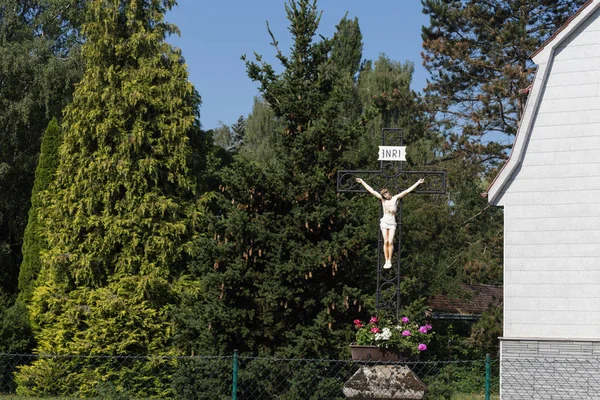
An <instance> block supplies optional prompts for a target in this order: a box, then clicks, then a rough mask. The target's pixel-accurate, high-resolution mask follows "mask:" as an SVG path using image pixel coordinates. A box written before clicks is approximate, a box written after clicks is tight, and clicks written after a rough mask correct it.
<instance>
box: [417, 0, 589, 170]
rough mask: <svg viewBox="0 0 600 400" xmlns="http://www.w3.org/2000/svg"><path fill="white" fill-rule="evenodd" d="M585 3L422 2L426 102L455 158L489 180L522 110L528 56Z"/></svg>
mask: <svg viewBox="0 0 600 400" xmlns="http://www.w3.org/2000/svg"><path fill="white" fill-rule="evenodd" d="M584 2H585V0H575V1H573V0H557V1H547V0H527V1H523V0H501V1H479V0H468V1H464V0H422V4H423V7H424V12H425V13H426V14H427V15H429V20H430V25H429V26H426V27H423V34H422V36H423V46H424V49H425V51H424V53H423V63H424V65H425V67H426V68H427V69H428V70H429V72H430V73H431V77H430V79H429V82H428V85H427V88H426V90H425V92H426V95H427V101H428V105H429V108H430V110H431V112H432V113H433V114H434V115H435V119H436V124H437V125H438V126H439V127H440V129H441V130H442V131H443V133H445V134H447V135H448V139H449V141H448V144H449V147H450V149H451V151H453V152H455V153H456V155H457V157H458V158H460V159H465V160H466V161H468V162H470V163H472V164H473V165H475V164H479V165H480V166H479V171H480V172H485V171H489V172H490V173H489V178H492V177H493V176H495V172H494V170H493V167H494V166H496V165H498V163H499V162H500V161H502V160H503V159H505V158H506V150H507V149H509V148H510V146H511V143H512V136H513V135H514V134H515V133H516V130H517V123H518V121H519V119H520V117H521V115H522V113H523V110H524V107H525V101H526V99H527V91H526V90H525V89H527V87H528V86H529V85H530V84H531V80H532V78H533V73H534V68H533V65H532V63H531V61H529V57H530V56H531V54H532V53H533V52H534V51H535V50H537V49H538V48H539V47H540V45H541V44H542V43H543V42H544V41H545V40H546V39H547V38H548V37H549V36H550V35H551V34H552V33H553V32H554V31H555V30H556V29H557V28H558V27H559V26H561V25H562V24H563V23H564V22H565V20H566V19H567V18H568V17H569V16H570V15H572V14H573V13H574V12H575V11H576V10H577V9H578V7H579V6H581V5H582V4H583V3H584ZM490 167H491V170H490Z"/></svg>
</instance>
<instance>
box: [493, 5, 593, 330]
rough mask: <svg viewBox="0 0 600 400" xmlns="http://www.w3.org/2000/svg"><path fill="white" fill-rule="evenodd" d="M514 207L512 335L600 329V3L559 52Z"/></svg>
mask: <svg viewBox="0 0 600 400" xmlns="http://www.w3.org/2000/svg"><path fill="white" fill-rule="evenodd" d="M548 68H550V74H549V76H548V80H547V82H546V85H545V87H543V92H542V93H541V95H542V99H541V103H540V105H539V109H538V112H537V114H536V115H534V116H533V118H535V120H534V125H533V128H532V131H531V135H530V138H529V142H528V143H527V147H526V149H525V155H524V158H523V161H522V164H521V166H520V168H519V170H518V171H517V172H516V173H515V174H513V177H512V181H510V182H509V183H508V185H506V186H505V188H506V189H505V191H504V193H503V194H502V195H501V200H500V201H499V203H500V204H503V205H504V212H505V217H504V218H505V224H504V229H505V254H504V257H505V259H504V266H505V276H504V287H505V296H504V308H505V309H504V337H508V338H511V337H512V338H570V339H585V338H600V11H597V12H596V13H595V14H594V15H593V16H591V17H590V19H589V20H588V21H587V22H586V23H585V24H584V25H583V26H582V27H580V28H579V29H578V31H576V32H575V33H574V34H573V35H572V36H571V37H570V39H569V40H567V41H566V42H565V43H563V44H562V45H561V46H560V48H559V49H558V50H557V51H556V52H555V53H554V57H553V58H551V59H550V63H549V65H548Z"/></svg>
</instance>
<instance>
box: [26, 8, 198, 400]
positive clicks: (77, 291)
mask: <svg viewBox="0 0 600 400" xmlns="http://www.w3.org/2000/svg"><path fill="white" fill-rule="evenodd" d="M174 4H175V0H133V1H122V0H93V1H91V2H90V3H89V6H88V9H87V20H86V23H85V24H84V26H83V33H84V34H85V36H86V42H85V44H84V46H83V49H82V55H83V59H84V61H85V64H86V65H85V66H86V70H85V74H84V76H83V79H82V81H81V83H80V84H79V85H78V86H77V88H76V90H75V93H74V96H73V102H72V103H71V104H70V105H69V106H68V107H67V108H66V111H65V114H64V121H63V142H62V145H61V147H60V164H59V166H58V169H57V171H56V180H55V182H54V183H53V184H52V185H51V187H50V188H49V189H48V190H47V191H45V192H44V193H43V194H42V201H43V204H44V212H43V213H42V221H43V226H42V233H43V234H44V237H45V239H46V241H47V244H48V250H47V251H46V252H44V253H43V254H42V269H41V272H40V277H39V279H38V283H37V285H36V288H35V290H34V293H33V298H32V300H31V306H30V312H31V320H32V325H33V327H34V330H35V337H36V340H37V347H36V351H37V352H43V353H52V354H92V355H116V354H119V355H122V354H127V355H135V354H142V355H147V354H153V355H161V354H163V355H164V354H172V347H171V344H170V343H171V335H172V327H171V322H170V318H169V316H168V310H169V308H170V307H171V306H172V305H174V304H176V303H177V302H178V296H179V294H180V293H181V292H183V291H185V290H188V289H189V288H190V287H192V286H193V285H192V284H191V283H186V282H187V281H186V279H185V278H184V277H182V273H183V271H184V267H185V264H186V259H187V256H188V254H189V250H190V246H189V243H190V241H191V240H192V239H193V238H194V236H195V235H196V233H197V223H198V216H199V214H200V210H201V208H200V207H199V206H198V205H197V200H196V198H197V196H196V179H195V177H194V175H193V173H192V171H190V168H189V165H188V163H189V162H191V161H192V159H193V157H194V154H193V153H192V150H191V148H190V144H189V142H190V139H192V138H191V136H193V135H197V134H199V132H198V126H199V125H198V123H197V112H198V105H199V98H198V96H197V93H196V92H195V90H194V88H193V86H192V85H191V84H190V83H189V81H188V79H187V78H188V75H187V71H186V66H185V64H184V63H183V60H182V56H181V54H180V52H179V51H178V50H175V49H173V48H172V47H171V46H170V45H169V44H167V43H166V42H165V37H166V35H168V34H170V33H173V32H177V29H176V27H175V26H173V25H171V24H168V23H165V22H164V14H165V12H166V11H167V10H169V9H170V8H171V7H172V6H173V5H174ZM190 290H191V289H190ZM73 362H74V363H77V362H79V364H78V368H75V369H74V370H72V371H69V379H66V380H62V379H58V378H57V377H59V376H61V374H62V373H63V369H66V370H68V369H69V368H65V367H64V366H63V367H59V366H58V365H57V364H56V363H55V362H54V361H53V360H50V359H40V360H37V361H36V362H35V363H33V364H32V365H31V366H28V367H24V368H23V369H22V370H21V371H20V373H19V375H18V377H17V380H18V382H19V392H20V393H24V394H40V393H45V394H54V395H63V396H64V395H67V394H68V395H78V396H87V395H97V385H98V383H99V382H100V381H101V380H102V379H104V378H103V377H104V375H105V374H107V373H108V372H107V371H110V374H111V376H112V377H115V379H117V380H118V384H119V387H127V388H128V389H129V390H130V395H132V396H134V397H170V390H171V389H170V383H169V382H168V381H167V379H168V376H166V375H164V374H167V371H166V370H164V374H163V375H161V374H160V373H157V372H156V370H153V371H152V372H148V373H144V368H151V367H152V366H151V365H149V363H142V364H141V365H140V366H138V365H125V364H123V365H121V366H114V365H113V366H108V365H98V364H96V365H94V364H93V363H90V364H86V363H81V360H76V359H74V361H73ZM132 369H137V370H136V372H135V374H131V370H132ZM132 376H133V377H132Z"/></svg>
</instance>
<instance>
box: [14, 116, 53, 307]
mask: <svg viewBox="0 0 600 400" xmlns="http://www.w3.org/2000/svg"><path fill="white" fill-rule="evenodd" d="M60 141H61V131H60V127H59V126H58V121H57V119H56V118H52V120H50V123H49V124H48V128H46V132H45V133H44V136H43V138H42V146H41V149H40V158H39V161H38V165H37V168H36V170H35V181H34V184H33V191H32V193H31V208H30V210H29V221H28V223H27V228H25V235H24V237H23V263H22V264H21V268H20V270H19V298H20V299H21V300H22V301H23V302H25V303H27V302H29V301H30V300H31V295H32V293H33V289H34V287H35V280H36V278H37V276H38V274H39V272H40V269H41V259H40V252H41V251H42V250H45V249H46V244H45V243H46V242H45V240H44V238H43V237H41V236H40V232H39V231H40V222H39V208H40V206H41V201H40V193H41V192H42V191H44V190H46V189H48V188H49V187H50V184H51V183H52V182H53V180H54V174H55V173H56V169H57V168H58V146H59V145H60Z"/></svg>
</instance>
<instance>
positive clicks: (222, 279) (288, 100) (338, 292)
mask: <svg viewBox="0 0 600 400" xmlns="http://www.w3.org/2000/svg"><path fill="white" fill-rule="evenodd" d="M286 11H287V16H288V19H289V20H290V32H291V34H292V36H293V43H294V45H293V46H292V49H291V54H290V55H289V56H286V55H284V54H283V53H282V52H280V51H278V50H277V41H276V40H274V42H273V43H274V45H275V47H276V49H275V50H276V52H277V58H278V59H279V61H280V62H281V64H282V65H283V67H284V70H283V72H282V73H281V74H276V73H275V72H274V69H273V68H272V67H271V66H270V65H268V64H262V63H260V62H259V63H255V62H251V61H248V62H247V68H248V74H249V76H250V78H251V79H253V80H255V81H257V82H258V83H259V84H260V91H261V93H262V96H263V98H264V101H265V102H266V104H268V107H269V109H268V110H269V111H268V112H267V113H265V116H266V119H267V120H268V121H267V122H266V123H265V126H267V127H269V126H271V122H272V121H273V118H274V119H275V120H276V121H277V124H276V125H275V130H274V131H273V132H264V134H265V135H273V134H276V135H277V136H276V138H274V139H273V140H272V141H271V140H270V139H269V141H270V143H272V144H274V145H275V147H274V149H275V151H274V152H269V154H270V155H271V156H272V157H273V159H276V162H267V163H260V162H259V160H256V158H252V159H251V160H248V159H246V158H245V157H244V151H243V150H244V147H242V152H241V153H242V154H241V155H238V156H237V157H236V158H235V161H234V163H233V164H232V165H231V166H230V167H229V168H227V169H225V170H223V172H222V173H220V174H219V176H220V178H221V182H222V184H221V191H222V194H221V195H220V196H219V197H218V198H217V199H215V207H216V208H218V209H220V210H221V212H222V213H221V215H220V216H219V218H215V219H214V220H212V221H211V222H210V227H209V232H210V239H208V238H207V239H206V240H205V241H200V242H199V243H197V247H198V248H201V249H203V250H204V251H203V252H201V253H202V255H201V257H199V259H198V260H197V262H196V263H195V264H194V265H193V266H192V271H193V272H194V273H195V274H196V275H198V276H199V277H200V279H201V281H202V290H201V291H200V292H199V294H200V295H199V297H198V298H195V299H193V300H190V304H193V305H194V307H190V308H186V310H184V312H182V313H181V315H180V316H179V320H180V322H181V324H182V329H180V330H179V332H180V333H181V334H182V337H181V344H182V346H183V347H184V348H185V349H186V350H187V351H190V352H192V351H195V352H196V353H200V352H202V353H206V352H222V353H228V352H230V351H231V350H232V349H233V348H238V349H240V350H241V351H244V352H247V353H251V354H281V355H294V356H308V357H310V356H319V357H324V356H330V357H339V356H340V355H341V354H343V353H344V352H346V351H348V350H347V348H348V347H347V345H348V343H350V341H351V340H352V336H353V332H352V330H351V329H352V323H351V321H352V320H353V319H354V318H356V317H357V313H359V312H360V310H364V303H365V301H366V300H365V299H366V298H368V297H369V295H370V294H372V293H374V292H375V291H374V285H373V282H374V279H375V275H374V269H375V267H376V265H375V261H374V258H375V254H376V252H375V251H374V250H373V249H374V248H376V247H373V246H374V244H373V243H372V242H374V241H375V240H373V239H371V235H370V234H371V233H374V235H373V236H374V237H376V236H375V235H376V234H377V230H374V231H369V230H367V229H363V227H364V225H365V218H370V217H372V218H373V220H376V218H377V207H376V206H372V207H369V208H365V207H364V206H365V203H364V201H363V199H362V198H350V197H345V196H340V195H339V194H338V193H336V172H337V170H338V169H340V168H352V166H353V165H352V164H351V162H349V161H348V153H349V152H350V151H352V146H353V145H354V143H355V141H356V140H357V137H359V136H360V135H361V134H362V129H363V128H362V125H361V116H360V115H353V116H352V118H346V117H345V115H344V111H345V109H344V107H345V104H347V102H348V101H349V99H351V98H352V96H354V94H355V93H354V80H353V79H352V76H351V74H349V73H348V71H342V70H339V69H337V67H336V64H335V63H333V62H332V60H331V57H330V54H331V53H330V51H331V46H332V44H331V41H330V40H328V39H323V40H315V33H316V30H317V27H318V24H319V20H320V13H319V12H318V11H317V9H316V4H315V2H314V1H310V0H300V1H290V2H289V3H288V4H287V5H286ZM259 59H260V57H259ZM250 121H252V118H249V124H248V129H250V126H251V123H250ZM247 137H248V140H249V141H251V140H252V138H251V137H250V132H248V134H247ZM247 143H248V142H247ZM208 241H210V243H207V242H208ZM375 246H376V245H375ZM206 327H209V328H208V329H206Z"/></svg>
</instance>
